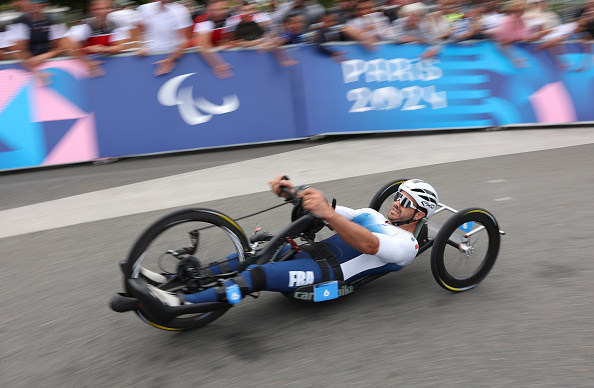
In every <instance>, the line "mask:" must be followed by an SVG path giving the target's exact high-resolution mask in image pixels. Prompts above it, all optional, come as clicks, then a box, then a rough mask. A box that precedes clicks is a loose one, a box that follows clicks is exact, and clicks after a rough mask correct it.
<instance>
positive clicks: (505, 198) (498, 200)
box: [495, 197, 512, 202]
mask: <svg viewBox="0 0 594 388" xmlns="http://www.w3.org/2000/svg"><path fill="white" fill-rule="evenodd" d="M510 199H512V198H511V197H503V198H495V201H497V202H500V201H509V200H510Z"/></svg>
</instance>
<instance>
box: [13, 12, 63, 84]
mask: <svg viewBox="0 0 594 388" xmlns="http://www.w3.org/2000/svg"><path fill="white" fill-rule="evenodd" d="M47 5H48V3H47V1H46V0H35V1H34V2H33V3H31V4H30V6H29V12H27V13H25V14H23V15H21V16H19V17H18V18H17V19H16V20H14V23H13V25H12V28H11V29H10V31H11V32H10V39H11V40H12V41H13V43H14V48H15V51H16V55H17V58H18V59H20V60H21V61H22V62H21V63H22V65H23V67H24V68H25V69H27V70H29V71H31V72H33V73H36V74H37V75H38V76H39V78H40V79H41V80H42V82H43V83H46V82H47V77H48V75H49V74H48V73H47V72H37V71H36V69H37V68H38V67H39V65H41V64H42V63H43V62H45V61H47V60H48V59H50V58H54V57H56V56H58V55H59V54H60V53H62V51H63V50H64V46H63V45H62V37H63V36H64V33H65V32H66V25H64V24H62V23H57V22H55V21H54V20H52V18H51V17H50V16H49V15H48V14H46V13H44V10H45V8H46V7H47Z"/></svg>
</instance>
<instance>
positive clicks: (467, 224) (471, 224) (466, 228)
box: [458, 221, 474, 233]
mask: <svg viewBox="0 0 594 388" xmlns="http://www.w3.org/2000/svg"><path fill="white" fill-rule="evenodd" d="M472 228H474V221H470V222H465V223H463V224H462V225H460V226H459V227H458V229H460V230H461V231H463V232H465V233H468V232H470V231H471V230H472Z"/></svg>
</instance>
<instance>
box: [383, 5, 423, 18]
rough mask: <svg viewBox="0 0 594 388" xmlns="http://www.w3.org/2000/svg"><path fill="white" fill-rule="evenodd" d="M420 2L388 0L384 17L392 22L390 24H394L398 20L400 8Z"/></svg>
mask: <svg viewBox="0 0 594 388" xmlns="http://www.w3.org/2000/svg"><path fill="white" fill-rule="evenodd" d="M417 1H418V0H388V1H386V2H385V5H384V9H383V11H384V15H386V17H387V18H388V19H389V20H390V23H394V21H395V20H396V19H398V17H399V16H398V12H399V11H400V8H402V7H404V6H405V5H408V4H412V3H416V2H417Z"/></svg>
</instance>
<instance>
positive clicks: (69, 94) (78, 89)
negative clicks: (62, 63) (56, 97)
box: [47, 68, 91, 113]
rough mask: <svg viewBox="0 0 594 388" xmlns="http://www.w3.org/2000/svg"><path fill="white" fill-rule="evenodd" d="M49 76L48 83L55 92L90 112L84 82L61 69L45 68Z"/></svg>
mask: <svg viewBox="0 0 594 388" xmlns="http://www.w3.org/2000/svg"><path fill="white" fill-rule="evenodd" d="M47 71H48V72H49V73H51V74H52V76H51V83H50V84H49V85H48V86H49V87H50V88H52V89H54V90H55V91H56V92H58V93H60V94H61V95H62V96H64V97H65V98H66V99H67V100H68V101H70V102H71V103H72V104H74V105H76V106H77V107H79V108H80V109H81V110H82V111H83V112H86V113H91V104H90V101H89V98H88V96H87V95H86V93H84V90H83V89H84V86H86V85H85V84H84V82H81V81H80V80H77V79H76V78H74V76H73V75H72V74H70V73H68V72H66V71H64V70H62V69H57V68H49V69H47Z"/></svg>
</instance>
